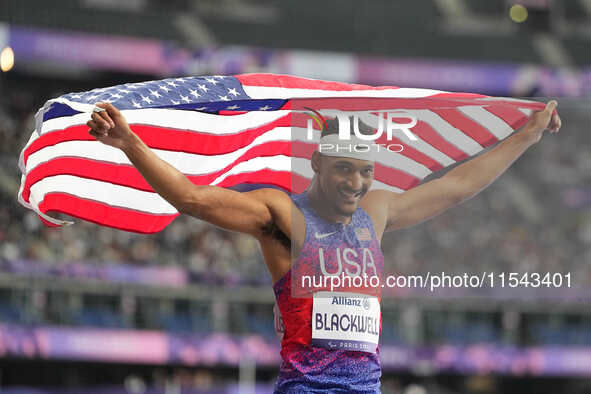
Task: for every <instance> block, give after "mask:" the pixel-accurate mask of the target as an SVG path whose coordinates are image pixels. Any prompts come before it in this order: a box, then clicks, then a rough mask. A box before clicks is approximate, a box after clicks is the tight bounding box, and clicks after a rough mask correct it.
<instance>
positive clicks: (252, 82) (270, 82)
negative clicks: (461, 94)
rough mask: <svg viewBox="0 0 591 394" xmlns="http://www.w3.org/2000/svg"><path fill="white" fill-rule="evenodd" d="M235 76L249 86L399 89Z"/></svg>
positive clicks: (269, 75) (284, 78)
mask: <svg viewBox="0 0 591 394" xmlns="http://www.w3.org/2000/svg"><path fill="white" fill-rule="evenodd" d="M235 77H236V78H237V79H238V80H239V81H240V83H242V84H243V85H247V86H265V87H279V88H288V89H315V90H333V91H351V90H384V89H399V88H398V87H397V86H368V85H357V84H349V83H343V82H333V81H321V80H317V79H308V78H301V77H294V76H292V75H277V74H239V75H235Z"/></svg>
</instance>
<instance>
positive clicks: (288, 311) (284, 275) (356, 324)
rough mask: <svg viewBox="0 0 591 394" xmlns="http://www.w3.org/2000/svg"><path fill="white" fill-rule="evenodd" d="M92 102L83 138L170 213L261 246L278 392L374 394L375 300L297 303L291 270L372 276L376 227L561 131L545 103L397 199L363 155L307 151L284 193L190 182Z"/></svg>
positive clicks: (377, 258) (395, 221) (406, 219)
mask: <svg viewBox="0 0 591 394" xmlns="http://www.w3.org/2000/svg"><path fill="white" fill-rule="evenodd" d="M97 107H98V108H97V110H96V111H95V112H93V114H92V115H91V116H92V119H91V120H89V121H88V126H89V127H90V128H91V130H90V134H91V135H92V136H94V137H95V138H96V139H97V140H99V141H101V142H103V143H105V144H107V145H110V146H113V147H116V148H119V149H121V150H122V151H123V152H124V153H125V154H126V155H127V157H128V158H129V160H130V161H131V163H133V165H134V166H135V167H136V168H137V169H138V170H139V172H140V173H141V174H142V175H143V177H144V178H145V179H146V181H148V183H150V185H151V186H152V188H153V189H154V190H155V191H156V192H157V193H159V194H160V195H161V196H162V197H163V198H164V199H166V200H167V201H168V202H169V203H171V204H172V205H173V206H174V207H175V208H176V209H177V210H178V211H179V212H181V213H185V214H189V215H192V216H195V217H197V218H200V219H202V220H205V221H208V222H210V223H212V224H214V225H216V226H219V227H221V228H224V229H227V230H230V231H239V232H242V233H246V234H250V235H252V236H253V237H255V238H256V239H257V240H258V241H259V243H260V245H261V249H262V252H263V255H264V259H265V263H266V265H267V267H268V269H269V272H270V274H271V278H272V280H273V284H274V285H273V288H274V291H275V295H276V299H277V304H278V306H279V310H280V313H281V316H282V317H283V328H284V330H283V331H284V332H283V337H282V347H281V356H282V363H281V369H280V373H279V378H278V381H277V385H276V392H277V393H306V392H314V393H333V392H334V393H336V392H339V393H377V392H379V391H380V376H381V367H380V362H379V357H378V346H377V345H378V339H379V331H380V330H379V327H378V326H379V321H380V318H381V317H380V308H379V294H376V293H372V292H371V291H368V290H371V289H358V291H356V292H353V293H351V292H348V291H339V290H343V289H339V290H337V291H330V292H326V291H325V290H326V289H325V288H322V291H310V292H309V293H306V290H311V289H302V288H300V289H299V290H300V291H303V295H307V296H302V297H299V296H297V294H296V293H297V291H295V290H298V289H294V288H292V287H293V285H294V284H295V285H296V286H299V285H298V283H299V282H298V281H297V280H295V281H294V280H292V277H294V275H295V276H297V275H301V274H303V273H309V274H312V275H320V276H322V277H329V278H334V277H338V276H339V275H344V276H347V277H354V278H360V277H363V276H374V277H375V276H379V275H381V271H382V270H383V263H384V257H383V255H382V252H381V247H380V243H381V239H382V235H383V234H384V232H386V231H392V230H396V229H401V228H405V227H409V226H413V225H416V224H418V223H421V222H423V221H425V220H427V219H429V218H431V217H434V216H436V215H438V214H440V213H442V212H444V211H445V210H447V209H449V208H450V207H452V206H455V205H457V204H459V203H461V202H462V201H465V200H467V199H469V198H471V197H473V196H475V195H476V194H478V193H479V192H480V191H481V190H483V189H484V188H485V187H487V186H488V185H490V184H491V183H492V182H493V181H494V180H495V179H496V178H497V177H498V176H499V175H501V174H502V173H503V172H504V171H506V170H507V169H508V168H509V166H510V165H511V164H512V163H513V162H514V161H515V160H516V159H517V158H518V157H519V156H521V155H522V154H523V153H524V152H525V151H526V150H527V149H528V148H529V147H530V146H532V145H534V144H535V143H537V142H538V141H539V140H540V139H541V137H542V135H543V132H544V130H546V128H550V130H551V132H557V131H558V130H559V128H560V124H561V121H560V118H559V117H558V114H557V113H555V111H554V110H555V108H556V102H555V101H551V102H549V103H548V104H547V105H546V108H545V109H544V110H543V111H539V112H536V113H534V114H533V115H532V117H531V118H530V120H529V122H528V123H527V124H526V125H525V126H524V127H523V128H522V130H520V131H519V132H517V133H515V134H514V135H512V136H510V137H508V138H507V139H505V140H504V141H502V142H501V143H499V144H498V145H497V146H496V147H494V148H493V149H491V150H489V151H488V152H486V153H484V154H482V155H480V156H478V157H476V158H473V159H471V160H469V161H467V162H466V163H463V164H461V165H459V166H457V167H456V168H454V169H453V170H451V171H449V172H448V173H447V174H445V175H444V176H442V177H441V178H438V179H435V180H432V181H430V182H427V183H424V184H422V185H420V186H417V187H415V188H413V189H411V190H408V191H407V192H405V193H402V194H396V193H392V192H388V191H384V190H373V191H370V187H371V183H372V180H373V161H372V160H371V156H368V155H367V154H366V153H363V152H355V151H353V152H348V151H347V149H340V150H337V151H335V152H332V153H331V152H323V153H321V152H315V153H314V155H313V157H312V168H313V170H314V173H315V176H314V178H313V180H312V183H311V185H310V187H309V188H308V190H307V191H306V192H305V193H302V194H298V195H288V194H287V193H284V192H282V191H279V190H275V189H259V190H255V191H251V192H247V193H239V192H236V191H232V190H228V189H224V188H220V187H216V186H197V185H194V184H193V183H191V182H190V181H189V179H187V177H186V176H185V175H183V174H182V173H181V172H179V171H177V170H176V169H175V168H174V167H172V166H170V165H169V164H167V163H166V162H164V161H163V160H161V159H160V158H159V157H158V156H156V154H155V153H154V152H153V151H152V150H150V148H148V147H147V146H146V145H145V144H144V143H143V142H142V141H141V140H140V138H139V137H138V136H137V135H136V134H135V133H134V132H133V131H132V129H131V128H130V127H129V125H128V124H127V122H126V120H125V118H124V117H123V115H122V114H121V113H120V112H119V111H118V110H117V109H116V108H115V107H114V106H113V105H111V104H98V105H97ZM322 138H326V139H325V140H324V142H327V141H328V139H334V137H331V136H330V135H325V136H323V137H322ZM322 142H323V140H321V143H322ZM350 287H351V286H344V290H347V288H350ZM331 290H334V289H331ZM300 295H302V294H300Z"/></svg>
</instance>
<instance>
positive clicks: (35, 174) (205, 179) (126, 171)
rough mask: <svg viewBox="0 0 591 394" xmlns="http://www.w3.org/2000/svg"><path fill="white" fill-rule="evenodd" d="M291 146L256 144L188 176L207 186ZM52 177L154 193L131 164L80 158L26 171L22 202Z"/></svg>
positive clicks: (287, 149) (192, 180)
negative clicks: (215, 166) (214, 168)
mask: <svg viewBox="0 0 591 394" xmlns="http://www.w3.org/2000/svg"><path fill="white" fill-rule="evenodd" d="M290 144H291V143H290V142H289V141H274V142H268V143H265V144H261V145H257V146H254V147H252V148H251V149H249V150H248V151H246V152H245V153H244V154H243V155H242V156H240V157H239V158H238V159H237V160H235V161H234V162H232V163H230V164H228V165H227V166H226V167H224V168H223V169H221V170H219V171H216V172H213V173H209V174H206V175H189V176H188V178H189V179H190V180H191V182H193V183H194V184H196V185H208V184H210V183H211V182H213V181H214V180H215V179H216V178H217V177H218V176H220V175H222V174H224V173H226V172H228V171H229V170H230V169H232V168H233V167H234V166H236V165H237V164H238V163H241V162H243V161H247V160H250V159H253V158H255V157H264V156H275V155H279V154H283V155H289V154H290V149H291V148H290ZM54 175H74V176H79V177H82V178H89V179H96V180H99V181H103V182H109V183H112V184H115V185H122V186H127V187H133V188H134V189H139V190H144V191H150V192H151V191H154V190H153V189H152V187H151V186H150V185H149V184H148V183H147V182H146V180H145V179H144V178H143V177H142V175H141V174H140V173H139V171H138V170H137V169H136V168H135V167H133V166H131V165H126V164H114V163H106V162H99V161H94V160H90V159H84V158H80V157H59V158H55V159H53V160H50V161H48V162H45V163H42V164H39V165H38V166H37V167H35V168H34V169H33V170H31V171H30V172H29V174H28V175H27V177H26V180H25V187H24V188H23V192H22V197H23V199H24V200H25V201H27V202H28V201H29V195H30V192H31V187H32V186H33V185H34V184H35V183H37V182H38V181H39V180H41V179H43V178H46V177H49V176H54Z"/></svg>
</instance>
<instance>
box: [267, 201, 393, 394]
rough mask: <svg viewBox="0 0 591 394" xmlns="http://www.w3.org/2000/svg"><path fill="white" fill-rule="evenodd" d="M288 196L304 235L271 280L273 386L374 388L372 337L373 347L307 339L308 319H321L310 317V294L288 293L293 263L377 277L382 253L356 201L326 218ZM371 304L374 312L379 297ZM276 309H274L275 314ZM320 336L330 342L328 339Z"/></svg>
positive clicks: (377, 368)
mask: <svg viewBox="0 0 591 394" xmlns="http://www.w3.org/2000/svg"><path fill="white" fill-rule="evenodd" d="M291 198H292V200H293V201H294V203H295V204H296V206H297V207H298V208H299V209H300V210H301V211H302V213H303V214H304V218H305V221H306V236H305V241H304V245H303V247H302V250H301V252H300V255H299V256H298V258H297V259H296V260H295V261H292V268H291V269H290V270H289V271H288V272H287V274H286V275H285V276H284V277H283V278H281V279H280V280H279V281H278V282H276V283H275V284H274V285H273V290H274V292H275V298H276V301H277V304H276V307H277V306H278V309H279V311H277V308H274V310H275V312H276V317H275V323H276V324H275V325H276V329H279V330H281V329H282V330H283V336H282V338H281V358H282V362H281V367H280V372H279V377H278V380H277V383H276V385H275V392H276V393H320V392H322V393H379V392H380V376H381V365H380V361H379V348H377V340H376V345H374V349H375V351H374V352H365V351H352V350H344V349H334V348H330V346H319V345H317V340H316V339H314V340H313V335H314V334H313V327H314V324H316V329H317V328H318V326H319V325H320V326H322V325H323V324H327V323H326V321H325V322H324V323H323V322H322V321H318V318H317V321H316V322H314V319H313V316H312V315H313V309H314V308H316V307H317V306H316V304H315V299H314V298H313V297H306V298H299V297H293V294H292V279H294V278H295V275H296V274H294V267H296V266H300V267H301V266H302V265H303V266H306V267H310V268H311V271H314V272H320V273H324V274H325V275H326V274H329V275H330V274H332V275H335V274H337V273H339V272H340V273H347V274H350V275H356V274H361V273H362V272H363V273H367V275H374V274H375V275H378V276H380V277H381V273H382V271H383V266H384V256H383V254H382V251H381V247H380V243H379V240H378V239H377V237H376V234H375V231H374V228H373V224H372V222H371V219H370V217H369V215H368V214H367V213H366V212H365V211H364V210H363V209H361V208H360V207H358V208H357V210H356V211H355V213H354V214H353V216H352V218H351V221H350V223H349V224H347V225H344V224H342V223H331V222H327V221H325V220H323V219H322V218H320V217H319V216H318V215H316V213H315V212H314V211H313V210H312V208H311V206H310V201H309V199H308V196H307V194H306V193H302V194H298V195H292V196H291ZM297 275H299V273H298V274H297ZM330 294H334V295H337V296H336V297H334V298H333V303H338V304H342V303H343V301H342V300H345V301H346V300H347V298H346V297H342V296H338V295H341V294H345V295H346V294H347V293H338V292H337V293H330ZM374 298H375V297H374ZM335 300H336V301H335ZM329 303H330V302H329ZM366 304H367V301H365V302H364V303H363V306H364V307H365V309H368V306H367V305H366ZM375 304H376V308H377V309H378V312H377V313H378V314H379V300H378V301H376V302H375ZM334 307H335V308H337V306H334ZM324 308H325V310H327V311H330V310H332V309H333V306H332V305H328V306H324ZM277 312H280V317H279V318H278V316H277ZM317 315H318V314H317ZM351 316H353V315H351ZM345 317H347V319H346V320H347V321H346V323H347V327H349V326H351V324H357V325H358V326H360V325H361V324H362V323H360V322H359V320H357V322H352V321H351V319H352V318H351V319H350V318H349V317H348V316H345ZM320 320H322V319H320ZM329 320H330V319H329ZM374 320H379V322H374V327H375V328H374V331H375V334H377V335H379V330H380V329H381V319H379V318H378V319H374ZM370 323H371V322H370ZM337 328H338V327H337ZM366 328H368V327H367V326H365V327H364V329H366ZM369 328H371V326H369ZM376 338H377V336H376ZM321 341H322V340H321ZM325 342H327V343H330V345H331V346H334V345H333V342H332V341H328V340H325ZM353 342H355V341H353ZM349 349H350V348H349Z"/></svg>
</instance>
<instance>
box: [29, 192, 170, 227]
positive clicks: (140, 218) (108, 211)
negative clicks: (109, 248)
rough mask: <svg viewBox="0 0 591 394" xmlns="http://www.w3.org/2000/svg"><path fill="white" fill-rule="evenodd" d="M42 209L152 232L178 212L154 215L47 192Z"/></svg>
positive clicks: (109, 224)
mask: <svg viewBox="0 0 591 394" xmlns="http://www.w3.org/2000/svg"><path fill="white" fill-rule="evenodd" d="M39 210H40V211H41V212H43V213H46V214H47V213H49V212H59V213H63V214H66V215H70V216H72V217H76V218H79V219H83V220H87V221H89V222H93V223H96V224H99V225H101V226H108V227H113V228H117V229H119V230H125V231H133V232H136V233H144V234H151V233H156V232H158V231H161V230H162V229H164V228H165V227H166V226H168V225H169V224H170V222H172V221H173V220H174V219H175V218H176V217H177V216H178V214H175V215H154V214H149V213H145V212H138V211H132V210H129V209H125V208H119V207H112V206H110V205H107V204H103V203H100V202H97V201H92V200H86V199H83V198H80V197H75V196H72V195H70V194H66V193H59V192H56V193H48V194H46V195H45V198H44V199H43V201H42V202H41V203H40V204H39Z"/></svg>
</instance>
